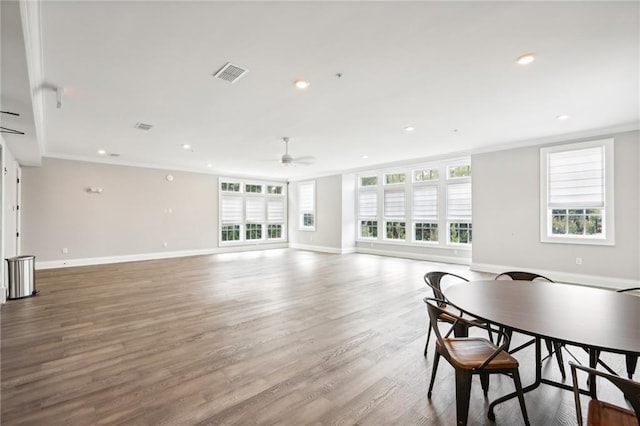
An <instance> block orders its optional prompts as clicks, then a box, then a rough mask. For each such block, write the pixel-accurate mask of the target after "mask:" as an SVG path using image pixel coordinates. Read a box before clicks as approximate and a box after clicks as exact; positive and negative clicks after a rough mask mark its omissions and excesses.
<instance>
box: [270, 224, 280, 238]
mask: <svg viewBox="0 0 640 426" xmlns="http://www.w3.org/2000/svg"><path fill="white" fill-rule="evenodd" d="M267 238H268V239H270V240H280V239H282V225H280V224H276V225H273V224H269V225H267Z"/></svg>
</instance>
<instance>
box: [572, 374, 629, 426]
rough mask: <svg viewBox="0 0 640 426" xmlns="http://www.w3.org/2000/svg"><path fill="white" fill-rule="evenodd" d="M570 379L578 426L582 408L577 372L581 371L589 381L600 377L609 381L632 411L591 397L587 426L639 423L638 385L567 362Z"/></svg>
mask: <svg viewBox="0 0 640 426" xmlns="http://www.w3.org/2000/svg"><path fill="white" fill-rule="evenodd" d="M569 367H570V368H571V377H572V378H573V395H574V399H575V404H576V418H577V420H578V426H582V424H583V423H582V407H581V404H580V391H579V388H578V377H577V370H582V371H585V372H587V373H589V375H590V380H595V379H596V377H602V378H605V379H607V380H609V381H610V382H611V383H612V384H614V385H615V386H616V387H617V388H618V389H620V390H621V391H622V393H623V394H624V397H625V399H626V400H627V401H629V403H630V404H631V407H633V410H629V409H627V408H623V407H619V406H617V405H613V404H611V403H608V402H605V401H601V400H598V397H597V395H596V394H595V391H594V394H592V395H591V400H590V401H589V407H588V409H587V426H637V425H638V424H639V423H640V383H638V382H634V381H632V380H627V379H624V378H622V377H619V376H615V375H612V374H607V373H604V372H602V371H599V370H595V369H593V368H589V367H584V366H582V365H577V364H574V363H573V362H569Z"/></svg>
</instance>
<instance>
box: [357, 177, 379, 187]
mask: <svg viewBox="0 0 640 426" xmlns="http://www.w3.org/2000/svg"><path fill="white" fill-rule="evenodd" d="M377 184H378V176H365V177H361V178H360V186H376V185H377Z"/></svg>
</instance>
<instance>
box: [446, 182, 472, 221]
mask: <svg viewBox="0 0 640 426" xmlns="http://www.w3.org/2000/svg"><path fill="white" fill-rule="evenodd" d="M471 217H472V216H471V182H463V183H450V184H448V185H447V219H448V220H451V221H463V222H471Z"/></svg>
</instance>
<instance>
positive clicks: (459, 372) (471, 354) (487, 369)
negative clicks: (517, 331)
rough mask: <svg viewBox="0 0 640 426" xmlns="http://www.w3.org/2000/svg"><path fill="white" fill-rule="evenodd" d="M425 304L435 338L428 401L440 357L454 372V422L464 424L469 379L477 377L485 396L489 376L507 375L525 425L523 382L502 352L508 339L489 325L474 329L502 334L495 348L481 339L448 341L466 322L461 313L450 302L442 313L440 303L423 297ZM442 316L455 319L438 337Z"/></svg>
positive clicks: (514, 364) (515, 362)
mask: <svg viewBox="0 0 640 426" xmlns="http://www.w3.org/2000/svg"><path fill="white" fill-rule="evenodd" d="M424 302H425V303H426V304H427V311H428V313H429V319H430V321H431V328H432V329H433V332H434V333H435V335H436V338H437V341H436V347H435V351H434V357H433V368H432V371H431V381H430V383H429V391H428V392H427V398H429V399H431V392H432V390H433V384H434V382H435V378H436V373H437V371H438V362H439V361H440V357H443V358H444V359H446V360H447V362H448V363H449V364H451V366H452V367H453V368H454V369H455V377H456V419H457V424H458V425H466V424H467V419H468V415H469V400H470V398H471V379H472V377H473V375H474V374H478V375H479V376H480V382H481V384H482V390H483V391H484V395H485V397H486V396H487V392H488V389H489V375H491V374H506V375H508V376H510V377H511V378H512V379H513V383H514V384H515V387H516V392H517V394H518V400H519V402H520V409H521V410H522V417H523V418H524V422H525V424H526V425H528V424H529V418H528V416H527V407H526V406H525V402H524V394H523V392H522V383H521V382H520V373H519V370H518V367H519V364H518V360H517V359H515V358H514V357H513V356H511V355H510V354H509V353H508V352H507V351H505V347H506V346H507V345H508V344H509V336H507V335H506V334H504V332H503V331H501V330H495V329H491V327H490V326H489V325H485V324H474V326H475V327H480V328H484V329H486V330H487V331H491V332H492V333H493V332H496V333H499V335H500V334H502V338H503V339H502V340H503V344H502V345H501V346H496V345H495V344H494V343H493V342H491V341H489V340H488V339H484V338H480V337H454V338H451V337H449V336H450V335H451V333H452V332H453V330H454V329H455V327H456V326H457V325H458V324H463V323H466V319H463V318H462V311H461V310H460V309H459V308H458V307H456V306H455V305H453V304H451V303H450V302H449V303H448V304H447V310H445V309H443V308H442V307H440V303H441V302H442V301H441V300H438V299H433V298H425V299H424ZM454 311H455V312H454ZM442 315H447V316H449V317H450V318H452V319H453V320H454V322H453V323H452V324H451V328H450V329H449V330H448V331H447V333H445V334H444V335H443V334H441V332H440V329H439V327H438V322H439V318H440V317H441V316H442Z"/></svg>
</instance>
